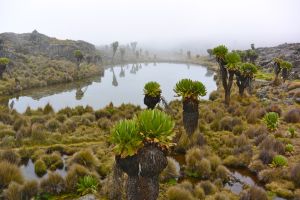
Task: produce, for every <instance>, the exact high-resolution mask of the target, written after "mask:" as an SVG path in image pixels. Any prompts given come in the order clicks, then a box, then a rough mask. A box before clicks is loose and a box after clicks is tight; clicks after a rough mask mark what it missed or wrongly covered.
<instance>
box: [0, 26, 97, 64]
mask: <svg viewBox="0 0 300 200" xmlns="http://www.w3.org/2000/svg"><path fill="white" fill-rule="evenodd" d="M75 50H80V51H81V52H82V53H83V54H84V55H85V56H88V55H89V56H90V55H92V56H95V55H97V51H96V48H95V46H94V45H93V44H90V43H88V42H85V41H80V40H79V41H73V40H59V39H56V38H52V37H48V36H46V35H43V34H41V33H39V32H37V31H36V30H34V31H33V32H32V33H23V34H16V33H2V34H0V57H8V58H10V59H12V60H13V59H15V58H16V57H17V56H18V54H23V55H35V56H37V55H42V56H46V57H49V58H51V59H67V60H70V61H75V57H74V51H75Z"/></svg>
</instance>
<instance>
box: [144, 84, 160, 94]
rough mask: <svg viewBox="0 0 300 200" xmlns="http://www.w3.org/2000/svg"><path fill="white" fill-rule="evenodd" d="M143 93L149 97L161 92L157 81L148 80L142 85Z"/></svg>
mask: <svg viewBox="0 0 300 200" xmlns="http://www.w3.org/2000/svg"><path fill="white" fill-rule="evenodd" d="M144 94H145V95H149V96H151V97H157V96H160V94H161V89H160V85H159V83H157V82H155V81H150V82H148V83H146V84H145V86H144Z"/></svg>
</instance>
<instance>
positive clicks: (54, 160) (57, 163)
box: [41, 152, 64, 170]
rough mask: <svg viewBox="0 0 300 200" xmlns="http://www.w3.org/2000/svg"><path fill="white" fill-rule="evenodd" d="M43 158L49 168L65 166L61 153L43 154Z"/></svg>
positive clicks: (54, 168)
mask: <svg viewBox="0 0 300 200" xmlns="http://www.w3.org/2000/svg"><path fill="white" fill-rule="evenodd" d="M41 159H42V160H43V161H44V162H45V164H46V165H47V168H50V169H51V170H56V169H57V168H59V169H62V168H63V167H64V164H63V161H62V159H61V155H60V154H59V153H58V152H54V153H52V154H50V155H48V154H47V155H43V156H42V157H41Z"/></svg>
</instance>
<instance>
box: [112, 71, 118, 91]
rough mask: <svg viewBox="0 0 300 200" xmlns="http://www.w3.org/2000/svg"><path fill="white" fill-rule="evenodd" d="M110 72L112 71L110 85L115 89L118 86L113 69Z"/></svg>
mask: <svg viewBox="0 0 300 200" xmlns="http://www.w3.org/2000/svg"><path fill="white" fill-rule="evenodd" d="M111 71H112V74H113V80H112V85H113V86H115V87H117V86H118V80H117V77H116V74H115V71H114V68H113V67H112V68H111Z"/></svg>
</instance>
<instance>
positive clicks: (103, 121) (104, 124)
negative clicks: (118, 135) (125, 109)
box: [97, 118, 113, 130]
mask: <svg viewBox="0 0 300 200" xmlns="http://www.w3.org/2000/svg"><path fill="white" fill-rule="evenodd" d="M97 125H98V127H99V128H101V129H103V130H109V129H110V128H111V127H112V125H113V124H112V122H111V120H109V119H107V118H100V119H99V120H98V121H97Z"/></svg>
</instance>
